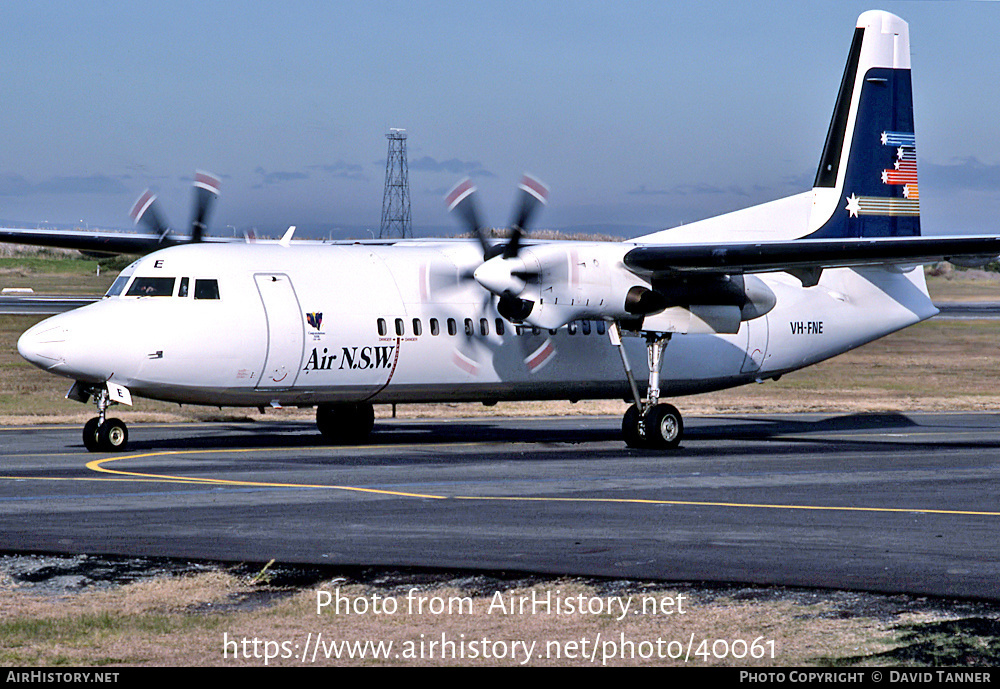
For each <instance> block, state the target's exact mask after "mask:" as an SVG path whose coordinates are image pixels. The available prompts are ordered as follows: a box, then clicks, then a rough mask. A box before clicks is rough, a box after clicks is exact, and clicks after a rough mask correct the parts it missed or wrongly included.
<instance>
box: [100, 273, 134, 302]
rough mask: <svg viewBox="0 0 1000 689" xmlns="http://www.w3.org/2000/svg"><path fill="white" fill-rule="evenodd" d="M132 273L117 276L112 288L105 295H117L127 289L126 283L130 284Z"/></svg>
mask: <svg viewBox="0 0 1000 689" xmlns="http://www.w3.org/2000/svg"><path fill="white" fill-rule="evenodd" d="M130 277H132V276H131V275H119V276H118V277H117V278H115V282H114V284H113V285H111V288H110V289H109V290H108V291H107V292H106V293H105V294H104V296H105V297H117V296H118V295H119V294H121V293H122V290H123V289H125V285H127V284H128V280H129V278H130Z"/></svg>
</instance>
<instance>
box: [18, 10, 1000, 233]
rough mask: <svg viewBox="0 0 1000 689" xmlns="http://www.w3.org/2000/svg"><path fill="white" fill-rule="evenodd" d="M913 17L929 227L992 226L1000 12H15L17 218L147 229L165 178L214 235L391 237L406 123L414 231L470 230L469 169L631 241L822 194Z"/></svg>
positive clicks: (170, 212) (498, 201) (549, 216)
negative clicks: (896, 37)
mask: <svg viewBox="0 0 1000 689" xmlns="http://www.w3.org/2000/svg"><path fill="white" fill-rule="evenodd" d="M867 9H884V10H888V11H891V12H894V13H896V14H898V15H899V16H901V17H902V18H903V19H904V20H906V21H907V22H908V23H909V25H910V43H911V49H912V66H913V86H914V108H915V121H916V133H917V154H918V167H919V171H920V196H921V199H920V200H921V211H922V229H923V233H924V234H954V233H962V234H995V233H997V231H998V221H997V218H1000V130H998V127H997V121H998V111H1000V79H998V78H997V75H998V74H1000V50H997V47H998V46H997V39H996V36H998V35H1000V3H998V2H990V1H962V0H953V1H949V2H945V1H933V0H923V1H917V0H910V1H905V2H904V1H898V2H889V1H883V2H880V3H874V2H855V1H853V0H836V1H833V0H811V1H809V2H802V1H801V0H795V1H790V2H721V1H719V2H711V1H709V2H666V1H664V0H659V1H655V2H642V1H639V0H631V1H630V0H617V1H615V2H597V1H593V2H586V1H573V2H567V1H565V0H564V1H563V2H551V1H548V0H534V1H531V2H521V1H520V0H505V1H503V2H499V1H490V2H486V1H484V2H476V1H474V0H464V1H460V2H450V1H432V0H410V1H408V2H394V1H381V0H368V1H366V2H363V3H362V2H331V1H330V0H326V1H321V2H307V1H304V0H292V1H290V2H280V3H279V2H253V1H244V2H227V1H225V0H217V1H209V2H205V0H199V1H198V2H185V1H179V0H160V1H159V2H143V1H136V0H133V1H132V2H110V1H104V2H100V3H75V2H68V1H64V2H52V1H47V0H34V1H31V2H24V1H22V0H5V1H4V2H3V3H2V4H0V25H2V26H3V27H4V31H3V33H4V38H3V41H0V56H2V59H0V98H2V99H3V103H2V107H0V132H2V137H3V138H2V144H0V223H3V224H6V225H11V224H14V225H19V226H26V227H48V226H56V227H76V226H78V227H88V228H104V227H129V226H130V220H129V218H128V211H129V209H130V208H131V206H132V203H133V202H134V201H135V199H136V198H137V197H138V196H139V195H140V194H141V193H142V191H143V190H144V189H146V188H147V187H150V188H152V189H153V190H154V191H155V192H157V193H158V194H159V196H160V203H161V204H162V206H161V207H162V210H163V212H164V214H165V215H166V216H167V218H168V220H169V221H170V222H171V223H172V225H173V227H175V228H179V229H186V228H187V225H188V223H189V222H190V213H191V203H192V198H191V196H192V194H191V189H190V185H191V182H192V179H193V174H194V171H195V170H207V171H210V172H212V173H214V174H215V175H217V176H219V177H220V178H221V180H222V193H221V196H220V198H219V201H218V203H217V205H216V207H215V210H214V212H213V215H212V218H211V220H210V225H211V229H210V232H211V233H212V234H218V235H227V234H229V235H231V234H233V233H238V232H241V231H243V230H247V229H251V228H253V229H255V230H256V231H257V232H258V233H261V234H275V233H280V232H281V231H282V230H283V229H284V228H285V227H287V226H288V225H297V226H298V227H300V228H303V229H304V230H306V231H312V232H314V233H321V234H325V233H331V234H332V235H333V236H343V235H345V234H346V235H352V236H370V235H369V233H371V234H373V235H375V236H377V235H378V232H379V221H380V216H381V210H382V197H383V185H384V178H385V166H386V154H387V145H388V142H387V140H386V137H385V135H386V132H387V131H388V130H389V128H393V127H397V128H404V129H406V130H407V135H408V139H407V159H408V164H409V165H408V166H409V184H410V197H411V204H412V221H413V227H414V231H415V233H416V234H417V235H424V236H427V235H439V234H451V233H455V232H457V231H459V228H458V225H457V221H456V220H455V219H454V218H450V217H449V216H448V214H447V212H446V209H445V207H444V202H443V197H444V195H445V194H446V193H447V191H448V190H449V188H451V186H452V185H454V184H455V183H456V182H458V181H459V180H460V179H462V178H463V177H465V176H470V177H472V179H473V180H474V181H475V182H476V184H477V185H478V187H479V190H480V205H481V211H482V213H483V215H484V216H485V219H486V220H487V222H488V223H489V224H491V225H493V226H503V225H505V224H506V223H507V222H508V221H509V219H510V214H511V204H512V202H513V199H514V193H515V188H516V184H517V182H518V179H519V178H520V175H521V173H522V172H525V171H527V172H530V173H532V174H534V175H536V176H537V177H539V178H540V179H542V180H543V181H545V183H546V184H548V185H549V187H550V188H551V193H550V203H549V206H548V207H547V208H546V209H545V210H544V211H543V212H542V213H541V214H540V217H538V220H537V223H536V227H537V228H551V229H564V230H571V231H594V232H608V233H613V234H619V235H623V236H636V235H639V234H643V233H647V232H652V231H655V230H658V229H662V228H665V227H671V226H674V225H678V224H681V223H687V222H691V221H694V220H698V219H701V218H705V217H710V216H713V215H718V214H720V213H725V212H729V211H732V210H736V209H739V208H742V207H746V206H750V205H754V204H757V203H761V202H764V201H769V200H772V199H775V198H780V197H782V196H787V195H790V194H794V193H798V192H801V191H805V190H807V189H808V188H809V187H811V185H812V180H813V178H814V176H815V172H816V166H817V165H818V162H819V156H820V152H821V149H822V146H823V141H824V138H825V136H826V130H827V127H828V125H829V119H830V116H831V113H832V111H833V105H834V101H835V99H836V95H837V89H838V87H839V83H840V79H841V76H842V74H843V69H844V62H845V60H846V58H847V52H848V48H849V47H850V42H851V37H852V34H853V28H854V25H855V22H856V19H857V17H858V15H859V14H860V13H861V12H863V11H865V10H867Z"/></svg>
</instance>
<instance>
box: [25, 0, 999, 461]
mask: <svg viewBox="0 0 1000 689" xmlns="http://www.w3.org/2000/svg"><path fill="white" fill-rule="evenodd" d="M910 88H911V87H910V51H909V37H908V28H907V25H906V23H905V22H903V21H902V20H901V19H899V18H898V17H896V16H893V15H891V14H888V13H885V12H879V11H872V12H866V13H864V14H862V15H861V17H860V18H859V19H858V23H857V28H856V29H855V32H854V39H853V42H852V44H851V49H850V54H849V57H848V61H847V67H846V69H845V70H844V77H843V82H842V84H841V87H840V92H839V96H838V97H837V101H836V106H835V108H834V113H833V119H832V121H831V123H830V128H829V133H828V134H827V138H826V144H825V146H824V147H823V152H822V156H821V158H820V165H819V170H818V171H817V174H816V181H815V185H814V187H813V189H812V191H810V192H806V193H803V194H800V195H797V196H792V197H789V198H785V199H780V200H778V201H773V202H770V203H766V204H763V205H760V206H755V207H753V208H749V209H746V210H743V211H738V212H736V213H731V214H728V215H724V216H720V217H717V218H713V219H709V220H705V221H701V222H698V223H694V224H691V225H687V226H684V227H681V228H675V229H672V230H666V231H663V232H657V233H655V234H651V235H648V236H644V237H639V238H637V239H634V240H632V241H629V242H625V243H620V244H619V243H591V242H572V241H552V242H541V241H530V240H528V239H525V238H524V237H523V236H522V229H521V228H523V227H524V226H525V225H526V224H527V221H528V219H529V216H530V215H531V213H532V211H533V210H534V209H535V208H536V207H537V205H538V203H539V202H541V201H544V199H545V195H546V189H545V187H544V186H542V185H541V184H540V183H539V182H537V181H536V180H533V179H531V178H525V180H524V181H523V182H522V184H521V191H520V194H521V205H520V210H519V211H518V214H517V217H516V220H515V222H514V224H513V228H512V236H511V238H510V239H509V240H507V241H506V242H502V243H499V244H494V243H493V242H492V241H491V240H489V239H488V238H487V236H486V233H485V232H484V231H483V228H482V225H481V223H480V222H479V220H478V218H477V214H476V211H475V207H474V205H473V203H474V195H473V188H472V186H471V184H468V183H463V184H460V185H459V186H458V187H456V189H455V190H454V191H453V192H452V193H451V194H450V195H449V198H448V201H449V203H450V204H451V205H452V207H453V208H454V209H456V210H457V211H458V212H459V213H460V214H461V216H462V217H463V218H464V219H465V220H466V222H467V223H468V224H469V226H470V227H471V228H472V229H473V230H474V231H475V236H477V237H478V238H479V241H478V242H476V241H467V240H457V241H456V240H451V241H447V240H409V241H397V242H394V243H364V242H359V243H341V244H332V245H322V246H317V245H311V246H305V247H303V246H295V245H294V244H292V243H291V241H290V235H286V237H285V239H284V240H282V241H281V242H280V243H277V244H267V245H264V244H207V243H188V244H185V245H182V246H175V247H172V248H167V249H163V250H161V251H157V252H154V253H152V254H150V255H148V256H145V257H144V258H141V259H139V260H138V261H136V262H135V263H133V264H132V265H131V266H129V267H128V268H126V269H125V270H124V271H122V273H121V275H120V276H119V277H118V279H117V280H116V281H115V283H114V285H113V286H112V287H111V289H110V290H109V291H108V293H107V295H106V297H105V298H104V299H103V300H101V301H99V302H97V303H95V304H93V305H90V306H86V307H84V308H80V309H77V310H75V311H71V312H68V313H65V314H61V315H58V316H55V317H53V318H49V319H47V320H45V321H43V322H41V323H39V324H38V325H36V326H34V327H33V328H31V329H30V330H28V331H27V332H25V333H24V335H22V337H21V338H20V340H19V342H18V350H19V351H20V352H21V354H22V356H24V357H25V358H26V359H27V360H28V361H30V362H32V363H33V364H35V365H37V366H39V367H41V368H43V369H45V370H47V371H50V372H52V373H55V374H58V375H61V376H65V377H67V378H69V379H71V380H73V381H74V383H73V386H72V388H71V390H70V392H69V397H71V398H72V399H76V400H79V401H81V402H86V401H88V400H89V399H91V398H93V399H94V400H95V401H96V404H97V410H98V415H97V417H95V418H94V419H92V420H91V421H89V422H88V423H87V424H86V426H85V427H84V432H83V440H84V444H85V445H86V446H87V448H88V449H90V450H121V449H123V448H124V447H125V446H126V443H127V441H128V433H127V429H126V427H125V424H124V423H122V422H121V421H120V420H118V419H113V418H107V410H108V407H109V406H110V405H112V404H115V403H125V404H131V399H132V396H133V395H137V396H141V397H147V398H153V399H159V400H168V401H174V402H179V403H191V404H211V405H220V406H221V405H233V406H240V405H243V406H261V407H263V406H267V405H281V406H315V407H316V408H317V412H316V421H317V424H318V426H319V429H320V431H321V432H322V433H323V434H324V435H326V436H328V437H329V438H330V439H332V440H333V441H338V442H354V441H361V440H363V439H364V438H365V437H366V436H367V435H368V433H369V432H370V431H371V429H372V424H373V411H372V405H373V404H379V403H402V402H431V401H458V400H465V401H483V402H486V403H490V402H495V401H497V400H526V399H570V400H576V399H583V398H623V399H625V400H626V401H628V400H631V401H632V402H633V404H632V406H631V407H629V409H628V411H627V412H626V413H625V417H624V419H623V422H622V431H623V435H624V438H625V441H626V443H628V445H630V446H632V447H652V448H663V447H673V446H675V445H677V444H678V442H679V441H680V439H681V435H682V430H683V426H682V420H681V415H680V413H679V412H678V411H677V409H675V408H674V407H673V406H671V405H669V404H665V403H663V402H661V401H660V399H661V398H662V397H673V396H677V395H684V394H689V393H697V392H704V391H709V390H717V389H721V388H727V387H732V386H736V385H742V384H744V383H749V382H752V381H755V380H761V379H768V378H776V377H777V376H780V375H782V374H784V373H787V372H789V371H794V370H796V369H799V368H802V367H804V366H808V365H810V364H813V363H816V362H818V361H822V360H823V359H827V358H829V357H832V356H834V355H836V354H840V353H842V352H845V351H847V350H849V349H852V348H854V347H858V346H859V345H862V344H865V343H866V342H870V341H872V340H875V339H877V338H879V337H882V336H884V335H887V334H889V333H891V332H894V331H896V330H899V329H901V328H904V327H906V326H909V325H912V324H914V323H917V322H919V321H922V320H924V319H927V318H930V317H931V316H933V315H934V314H935V313H937V310H936V309H935V308H934V306H933V304H932V303H931V300H930V298H929V297H928V294H927V288H926V285H925V283H924V276H923V271H922V270H921V269H920V268H919V267H918V266H919V264H921V263H927V262H932V261H938V260H942V259H947V258H960V259H963V260H965V261H966V262H968V261H969V260H971V259H974V258H977V257H981V258H982V259H983V260H984V261H985V260H988V258H990V257H993V256H996V255H997V254H1000V238H997V237H950V238H949V237H938V238H933V237H921V236H920V217H919V191H918V187H917V164H916V148H915V139H914V125H913V104H912V97H911V91H910ZM668 345H669V346H668ZM630 362H636V363H637V364H640V368H639V369H637V370H638V372H639V375H638V376H634V375H633V372H632V371H633V369H632V366H631V364H630ZM642 364H644V366H642Z"/></svg>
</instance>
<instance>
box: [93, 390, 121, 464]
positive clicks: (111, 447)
mask: <svg viewBox="0 0 1000 689" xmlns="http://www.w3.org/2000/svg"><path fill="white" fill-rule="evenodd" d="M94 401H95V402H96V403H97V416H95V417H94V418H92V419H91V420H90V421H88V422H87V423H86V424H84V426H83V445H84V447H86V448H87V449H88V450H89V451H91V452H122V451H123V450H125V448H126V447H127V446H128V426H126V425H125V422H124V421H122V420H121V419H108V418H106V415H107V411H108V407H109V406H111V405H112V404H114V403H113V402H112V401H111V400H110V398H109V395H108V390H107V388H100V389H98V390H95V391H94Z"/></svg>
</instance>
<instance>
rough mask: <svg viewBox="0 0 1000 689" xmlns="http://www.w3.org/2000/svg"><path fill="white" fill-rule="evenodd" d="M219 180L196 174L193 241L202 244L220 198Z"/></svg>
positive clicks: (192, 228)
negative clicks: (216, 200) (216, 201)
mask: <svg viewBox="0 0 1000 689" xmlns="http://www.w3.org/2000/svg"><path fill="white" fill-rule="evenodd" d="M220 186H221V182H220V181H219V178H218V177H216V176H215V175H213V174H211V173H209V172H203V171H201V170H198V171H197V172H195V174H194V215H193V216H192V218H191V241H192V242H200V241H201V239H202V237H204V235H205V230H206V229H207V223H208V215H209V213H210V212H211V211H212V206H213V205H214V203H215V199H217V198H218V197H219V187H220Z"/></svg>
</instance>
